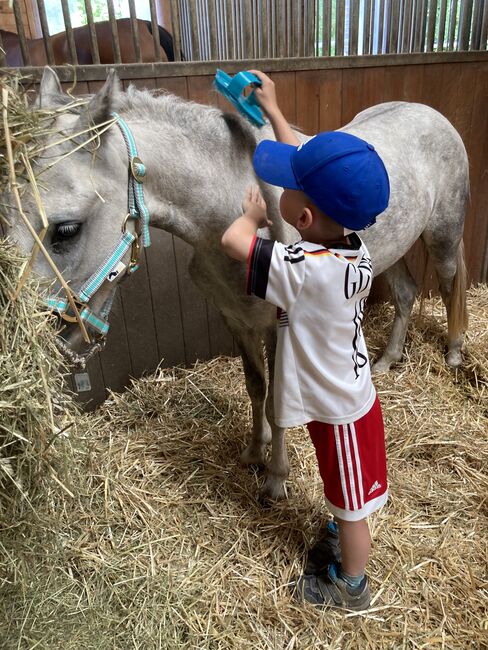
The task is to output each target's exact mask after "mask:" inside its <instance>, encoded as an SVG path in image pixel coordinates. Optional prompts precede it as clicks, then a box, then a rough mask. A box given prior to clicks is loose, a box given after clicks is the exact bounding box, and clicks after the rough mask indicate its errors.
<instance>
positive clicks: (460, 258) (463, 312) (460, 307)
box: [447, 239, 469, 340]
mask: <svg viewBox="0 0 488 650" xmlns="http://www.w3.org/2000/svg"><path fill="white" fill-rule="evenodd" d="M467 285H468V272H467V269H466V262H465V259H464V242H463V240H462V239H461V241H460V242H459V247H458V252H457V259H456V274H455V275H454V278H453V282H452V292H451V305H450V309H449V317H448V319H447V326H448V332H449V334H448V335H449V339H450V340H454V339H456V338H457V337H459V336H461V335H462V334H463V333H464V332H465V331H466V330H467V329H468V322H469V317H468V309H467V306H466V289H467Z"/></svg>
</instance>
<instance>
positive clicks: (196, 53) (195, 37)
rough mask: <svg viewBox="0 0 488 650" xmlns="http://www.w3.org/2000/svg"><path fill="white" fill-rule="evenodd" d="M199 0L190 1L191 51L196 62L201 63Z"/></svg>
mask: <svg viewBox="0 0 488 650" xmlns="http://www.w3.org/2000/svg"><path fill="white" fill-rule="evenodd" d="M196 3H197V0H190V2H189V3H188V4H189V8H190V38H191V50H192V53H193V57H192V58H193V60H194V61H201V56H200V42H199V31H200V30H199V29H198V17H197V7H196Z"/></svg>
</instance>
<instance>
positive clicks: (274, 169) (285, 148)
mask: <svg viewBox="0 0 488 650" xmlns="http://www.w3.org/2000/svg"><path fill="white" fill-rule="evenodd" d="M296 150H297V148H296V147H294V146H293V145H291V144H284V143H283V142H274V141H273V140H263V141H262V142H260V143H259V144H258V146H257V147H256V151H255V152H254V158H253V165H254V171H255V172H256V174H257V175H258V176H259V178H261V179H262V180H263V181H266V183H270V185H278V186H279V187H285V188H287V189H290V190H299V189H300V187H299V186H298V184H297V180H296V178H295V174H294V173H293V168H292V166H291V156H292V154H293V153H294V152H295V151H296Z"/></svg>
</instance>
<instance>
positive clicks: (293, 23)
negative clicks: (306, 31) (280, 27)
mask: <svg viewBox="0 0 488 650" xmlns="http://www.w3.org/2000/svg"><path fill="white" fill-rule="evenodd" d="M305 2H306V0H305ZM303 4H304V3H303V2H301V1H300V0H299V1H298V2H294V3H293V17H292V10H291V1H290V0H288V2H287V5H288V13H287V17H286V31H287V36H288V38H287V41H288V43H287V44H288V48H287V50H288V52H287V54H288V56H305V54H304V42H303ZM293 27H294V28H295V29H294V30H293Z"/></svg>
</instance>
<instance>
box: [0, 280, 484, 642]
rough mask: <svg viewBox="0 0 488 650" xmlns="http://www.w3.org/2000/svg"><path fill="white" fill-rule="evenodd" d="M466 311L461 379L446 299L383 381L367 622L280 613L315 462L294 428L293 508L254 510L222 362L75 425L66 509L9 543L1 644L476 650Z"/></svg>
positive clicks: (417, 326) (304, 530)
mask: <svg viewBox="0 0 488 650" xmlns="http://www.w3.org/2000/svg"><path fill="white" fill-rule="evenodd" d="M469 309H470V315H471V329H470V332H469V334H468V338H467V343H466V351H465V361H466V363H465V366H464V368H463V369H461V370H458V371H451V370H449V369H448V368H447V367H446V366H445V364H444V359H443V350H442V348H443V340H444V337H445V327H444V324H443V322H442V320H443V314H442V309H441V305H440V301H439V300H428V301H426V303H425V305H424V309H423V314H422V316H418V315H417V316H416V317H415V318H414V322H413V324H412V326H411V328H410V330H409V336H408V341H407V352H406V355H405V358H404V360H403V361H402V363H400V364H398V365H397V366H396V367H395V368H394V369H393V371H392V372H391V373H390V374H387V375H381V376H380V377H378V378H377V381H376V383H377V388H378V392H379V394H380V397H381V401H382V404H383V409H384V415H385V422H386V429H387V444H388V462H389V478H390V491H391V498H390V500H389V502H388V505H387V506H386V507H385V508H384V509H383V510H382V511H381V512H380V513H378V514H376V515H375V516H373V517H372V518H371V522H370V523H371V530H372V534H373V539H374V546H373V552H372V556H371V562H370V566H369V568H368V572H369V575H370V579H371V587H372V592H373V594H374V601H373V604H372V607H371V609H370V610H369V611H368V612H366V613H363V614H344V613H340V612H335V611H326V612H323V611H318V610H316V609H314V608H313V607H310V606H297V605H296V604H294V603H293V602H292V600H291V599H290V597H289V594H288V590H287V587H286V583H287V582H288V581H289V580H290V579H291V578H292V577H294V576H296V575H297V574H298V573H299V572H300V569H301V567H302V566H303V561H304V558H305V554H306V549H307V548H308V547H309V546H310V544H312V543H313V541H314V540H315V538H316V536H317V535H318V534H319V532H320V527H321V525H322V524H323V522H324V520H325V518H326V517H327V512H326V509H325V507H324V504H323V500H322V486H321V482H320V478H319V475H318V471H317V468H316V463H315V459H314V452H313V448H312V445H311V443H310V442H309V439H308V437H307V435H306V434H305V432H304V430H303V429H302V428H296V429H293V430H290V431H289V434H288V449H289V454H290V461H291V475H290V480H289V481H288V484H287V488H288V500H286V501H284V502H282V503H274V504H271V505H270V504H262V503H260V501H259V498H258V489H259V484H260V481H261V480H262V475H261V474H260V472H258V471H253V470H249V469H246V468H242V467H240V466H239V465H238V456H239V453H240V451H241V450H242V448H243V446H244V444H245V438H246V435H247V433H248V430H249V427H250V410H249V403H248V399H247V396H246V393H245V387H244V382H243V376H242V371H241V364H240V362H239V361H238V360H237V359H229V358H220V359H215V360H213V361H210V362H208V363H199V364H196V365H195V367H193V368H191V369H172V370H160V371H158V372H157V373H155V374H154V375H153V376H151V377H148V378H146V379H142V380H139V381H135V382H134V383H133V385H132V387H131V388H130V390H128V391H127V392H126V393H125V394H123V395H115V394H114V395H112V396H111V397H110V399H109V400H108V401H107V402H106V404H105V405H104V406H103V407H102V408H101V409H99V411H97V412H96V413H95V414H90V415H85V416H83V418H81V419H80V420H79V421H78V422H77V424H76V431H74V430H73V429H72V430H71V431H70V436H72V437H75V438H76V440H77V444H78V447H79V449H78V452H77V454H76V455H75V457H74V459H73V465H72V466H71V468H70V475H69V476H70V480H69V484H68V486H67V487H68V489H69V490H70V492H72V494H73V497H72V498H71V497H69V496H68V495H67V494H66V493H65V492H63V491H61V492H59V491H58V492H54V491H52V492H50V493H47V494H46V498H45V500H44V503H43V504H42V508H41V509H40V510H39V511H38V513H37V516H38V523H37V525H33V524H30V525H29V526H26V527H24V528H23V529H22V528H20V525H21V523H22V522H19V526H18V527H16V528H15V530H14V529H13V528H10V529H9V530H7V531H4V532H5V536H4V542H3V547H2V552H3V555H4V557H5V554H7V555H8V557H9V558H10V559H11V560H12V566H15V569H12V571H11V573H10V575H9V577H8V579H5V580H4V583H3V584H4V589H5V587H6V588H7V591H8V596H9V597H8V599H5V600H4V601H3V603H2V605H1V607H2V609H3V610H4V614H5V615H4V616H0V621H2V620H3V621H7V622H6V623H5V622H4V623H1V622H0V637H1V638H6V639H9V640H10V641H11V645H10V646H8V647H37V648H53V647H62V648H63V649H71V648H73V649H74V648H77V649H78V648H84V649H85V648H86V649H88V648H93V649H95V648H96V649H97V650H100V649H104V648H107V649H108V648H121V649H125V648H141V649H143V648H144V649H146V648H171V649H172V648H199V649H203V648H209V649H210V648H212V649H217V648H218V649H222V650H224V649H229V648H236V649H237V648H238V649H242V648H249V649H251V648H252V649H253V650H255V649H256V648H259V649H261V648H262V649H264V648H266V649H276V648H280V649H281V648H283V649H288V650H291V649H292V648H300V649H302V648H337V649H339V648H340V649H341V650H342V649H344V648H354V649H355V648H374V649H375V650H376V649H378V648H388V649H390V648H437V647H438V648H467V647H473V648H481V647H483V643H485V641H486V628H487V622H488V613H487V597H486V596H487V593H486V588H487V583H486V575H485V569H486V564H485V563H486V533H487V530H488V528H487V514H488V513H487V494H488V490H487V489H488V481H487V477H486V461H487V451H488V444H487V431H488V412H487V407H486V390H487V385H488V340H487V338H488V334H487V328H486V322H487V318H488V290H487V288H486V287H479V288H476V289H472V290H471V291H470V294H469ZM391 320H392V310H391V308H390V307H388V306H385V305H377V306H374V307H373V308H371V309H370V312H369V313H368V316H367V325H366V335H367V338H368V341H369V347H370V350H371V352H372V354H373V355H374V354H375V352H376V351H377V350H378V349H380V348H381V347H382V346H383V345H384V342H385V337H386V332H387V331H388V328H389V326H390V324H391ZM41 533H42V535H41ZM40 537H41V538H42V540H43V545H42V544H41V543H40V541H39V538H40ZM36 644H37V645H36Z"/></svg>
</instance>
